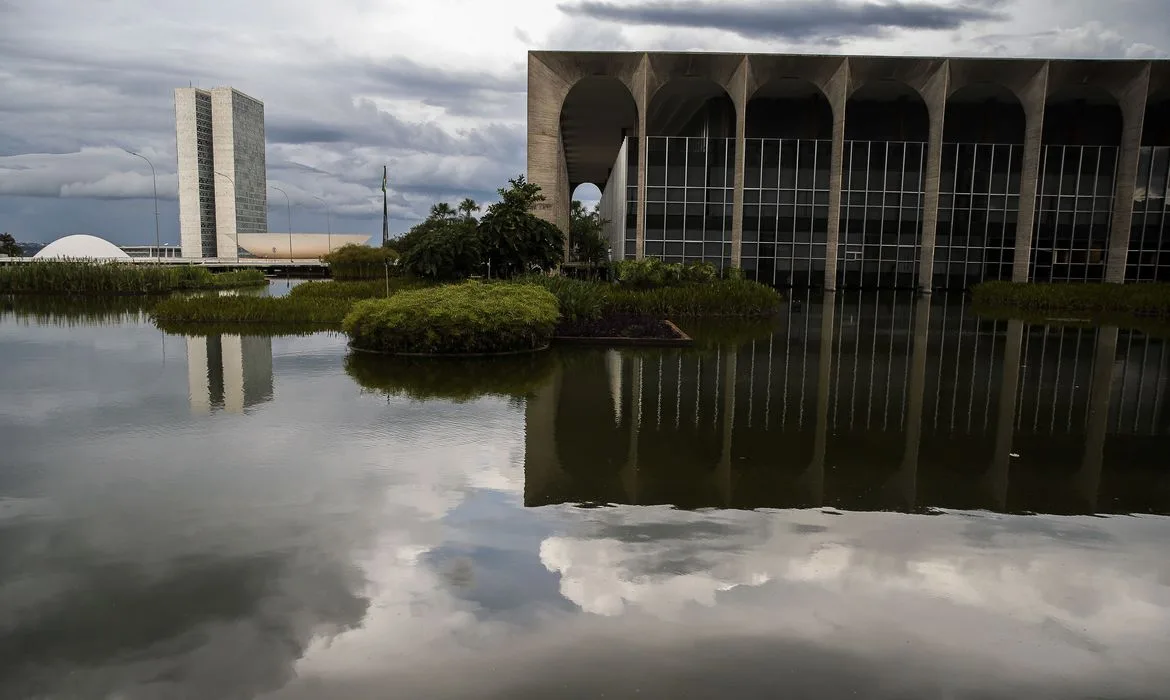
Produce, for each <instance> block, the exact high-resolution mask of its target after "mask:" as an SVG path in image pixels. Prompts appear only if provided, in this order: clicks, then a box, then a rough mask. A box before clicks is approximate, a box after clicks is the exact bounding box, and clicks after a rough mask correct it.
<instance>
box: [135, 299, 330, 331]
mask: <svg viewBox="0 0 1170 700" xmlns="http://www.w3.org/2000/svg"><path fill="white" fill-rule="evenodd" d="M352 304H353V301H352V300H350V299H320V298H312V297H293V296H287V297H250V296H215V297H211V296H189V297H172V298H170V299H163V300H162V301H160V302H158V303H157V304H155V306H154V308H153V309H152V310H151V316H153V317H154V319H155V321H156V322H161V323H170V324H183V323H276V324H313V325H320V326H326V327H332V328H336V327H338V326H340V324H341V320H342V319H343V318H345V314H346V313H348V312H349V309H350V306H351V305H352Z"/></svg>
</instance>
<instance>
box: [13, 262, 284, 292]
mask: <svg viewBox="0 0 1170 700" xmlns="http://www.w3.org/2000/svg"><path fill="white" fill-rule="evenodd" d="M267 282H268V281H267V278H265V277H264V273H263V272H261V271H260V270H240V271H237V272H223V273H219V274H212V273H211V272H209V271H208V270H207V269H206V268H203V267H196V266H194V265H139V264H133V263H121V262H91V261H83V260H45V261H37V262H30V263H22V264H17V265H5V266H4V267H0V294H86V295H97V294H163V293H166V292H175V291H190V290H198V289H227V288H231V287H248V286H258V285H264V284H267Z"/></svg>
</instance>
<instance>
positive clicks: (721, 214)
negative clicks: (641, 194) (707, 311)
mask: <svg viewBox="0 0 1170 700" xmlns="http://www.w3.org/2000/svg"><path fill="white" fill-rule="evenodd" d="M646 166H647V167H646V256H647V257H654V258H660V259H662V260H663V261H664V262H667V263H688V262H694V261H699V260H703V261H706V262H710V263H712V264H714V265H715V266H716V267H718V268H719V269H721V270H722V269H723V268H724V267H727V266H728V265H730V264H731V204H732V194H733V189H734V173H735V139H731V138H704V137H685V136H651V137H649V140H648V143H647V158H646ZM635 182H636V178H635Z"/></svg>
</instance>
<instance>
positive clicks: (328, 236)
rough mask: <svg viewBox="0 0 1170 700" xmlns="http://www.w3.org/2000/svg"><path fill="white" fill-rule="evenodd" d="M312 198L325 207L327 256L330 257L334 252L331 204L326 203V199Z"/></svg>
mask: <svg viewBox="0 0 1170 700" xmlns="http://www.w3.org/2000/svg"><path fill="white" fill-rule="evenodd" d="M310 196H312V197H313V199H315V200H317V201H318V202H320V203H322V204H324V205H325V230H326V231H327V232H328V233H326V234H325V236H326V238H325V241H326V243H325V254H326V255H328V254H329V253H332V252H333V223H332V222H331V221H330V219H329V202H326V201H325V200H324V199H321V198H320V197H317V196H315V195H310Z"/></svg>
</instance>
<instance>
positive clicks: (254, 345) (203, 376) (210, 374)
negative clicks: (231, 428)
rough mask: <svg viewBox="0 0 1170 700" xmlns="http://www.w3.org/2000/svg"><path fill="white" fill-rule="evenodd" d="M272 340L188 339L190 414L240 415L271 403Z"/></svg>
mask: <svg viewBox="0 0 1170 700" xmlns="http://www.w3.org/2000/svg"><path fill="white" fill-rule="evenodd" d="M272 394H273V391H272V338H271V337H269V336H247V335H245V336H239V335H219V334H213V335H206V336H187V395H188V398H189V400H190V402H191V413H192V414H194V415H206V414H209V413H211V412H212V411H213V410H222V411H224V412H226V413H243V412H244V410H245V409H247V408H250V407H252V406H255V405H257V404H260V403H263V402H265V401H271V400H272Z"/></svg>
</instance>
